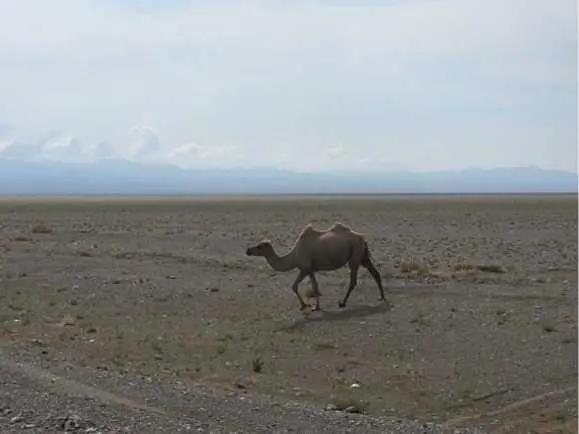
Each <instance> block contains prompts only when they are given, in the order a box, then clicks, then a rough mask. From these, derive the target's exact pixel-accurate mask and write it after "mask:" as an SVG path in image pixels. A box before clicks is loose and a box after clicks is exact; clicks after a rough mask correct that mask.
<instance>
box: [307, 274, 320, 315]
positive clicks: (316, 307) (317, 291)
mask: <svg viewBox="0 0 579 434" xmlns="http://www.w3.org/2000/svg"><path fill="white" fill-rule="evenodd" d="M309 276H310V280H311V281H312V290H313V291H312V292H313V293H314V297H316V304H315V305H314V306H313V307H312V311H314V312H315V311H318V310H321V308H320V288H319V286H318V281H317V279H316V276H315V275H314V273H313V272H312V273H310V274H309Z"/></svg>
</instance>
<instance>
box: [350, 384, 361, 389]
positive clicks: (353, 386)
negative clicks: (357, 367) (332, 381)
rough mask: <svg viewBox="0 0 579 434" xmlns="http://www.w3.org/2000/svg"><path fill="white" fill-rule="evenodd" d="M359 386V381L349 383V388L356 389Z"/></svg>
mask: <svg viewBox="0 0 579 434" xmlns="http://www.w3.org/2000/svg"><path fill="white" fill-rule="evenodd" d="M359 387H360V383H353V384H352V385H350V389H358V388H359Z"/></svg>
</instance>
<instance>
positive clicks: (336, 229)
mask: <svg viewBox="0 0 579 434" xmlns="http://www.w3.org/2000/svg"><path fill="white" fill-rule="evenodd" d="M330 230H331V231H334V232H351V231H352V229H351V228H350V227H349V226H346V225H345V224H343V223H340V222H336V223H334V225H333V226H332V227H331V228H330Z"/></svg>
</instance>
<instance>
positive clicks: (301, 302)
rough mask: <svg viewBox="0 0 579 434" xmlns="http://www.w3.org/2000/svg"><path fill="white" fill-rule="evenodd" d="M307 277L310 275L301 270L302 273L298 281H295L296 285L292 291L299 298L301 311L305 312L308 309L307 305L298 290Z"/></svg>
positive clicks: (297, 278)
mask: <svg viewBox="0 0 579 434" xmlns="http://www.w3.org/2000/svg"><path fill="white" fill-rule="evenodd" d="M307 275H308V273H306V272H305V271H302V270H300V273H299V274H298V275H297V277H296V280H295V281H294V283H293V285H292V290H293V292H294V293H295V295H296V296H297V298H298V301H299V303H300V310H304V309H305V308H306V307H307V304H306V303H305V302H304V299H303V298H302V296H301V295H300V292H299V290H298V288H299V285H300V283H301V282H302V280H304V278H305V277H306V276H307Z"/></svg>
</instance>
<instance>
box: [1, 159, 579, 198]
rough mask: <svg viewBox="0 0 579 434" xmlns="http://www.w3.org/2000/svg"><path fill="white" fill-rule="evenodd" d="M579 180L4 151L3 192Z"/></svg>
mask: <svg viewBox="0 0 579 434" xmlns="http://www.w3.org/2000/svg"><path fill="white" fill-rule="evenodd" d="M577 184H578V178H577V174H576V173H573V172H563V171H553V170H543V169H540V168H538V167H515V168H497V169H491V170H485V169H467V170H462V171H444V172H420V173H413V172H401V171H397V172H395V171H389V172H376V171H373V172H370V171H369V172H362V171H328V172H318V173H300V172H292V171H288V170H278V169H274V168H248V169H207V170H198V169H195V170H194V169H181V168H179V167H177V166H172V165H154V164H144V163H136V162H131V161H128V160H124V159H100V160H96V161H93V162H84V163H80V162H59V161H53V160H45V161H25V160H22V159H19V158H5V157H0V194H2V195H85V194H103V195H106V194H119V195H133V194H134V195H147V194H150V195H157V194H315V193H320V194H330V193H347V194H351V193H567V192H572V193H576V192H577Z"/></svg>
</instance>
